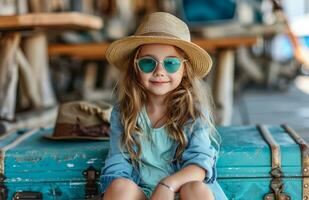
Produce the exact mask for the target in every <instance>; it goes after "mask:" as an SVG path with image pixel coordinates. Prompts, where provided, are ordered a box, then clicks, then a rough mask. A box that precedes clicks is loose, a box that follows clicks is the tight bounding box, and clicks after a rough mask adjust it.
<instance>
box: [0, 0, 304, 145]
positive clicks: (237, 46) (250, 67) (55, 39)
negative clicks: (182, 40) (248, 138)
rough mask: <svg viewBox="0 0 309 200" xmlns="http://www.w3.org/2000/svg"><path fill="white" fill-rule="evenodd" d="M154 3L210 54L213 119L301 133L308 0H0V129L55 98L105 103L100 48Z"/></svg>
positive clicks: (130, 30)
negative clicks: (278, 126) (179, 21)
mask: <svg viewBox="0 0 309 200" xmlns="http://www.w3.org/2000/svg"><path fill="white" fill-rule="evenodd" d="M155 11H165V12H169V13H172V14H174V15H176V16H177V17H179V18H181V19H182V20H184V21H185V22H186V23H187V24H188V26H189V28H190V30H191V34H192V41H193V42H195V43H197V44H198V45H200V46H201V47H202V48H204V49H206V50H207V51H208V52H209V53H210V54H211V56H212V58H213V61H214V65H213V69H212V72H211V74H210V75H209V76H207V77H206V78H205V80H204V81H205V82H207V83H208V85H209V88H205V90H206V89H207V90H208V92H211V93H212V94H213V96H214V103H215V106H216V112H215V113H216V123H217V125H225V126H226V125H246V124H283V123H287V124H288V125H290V126H291V127H293V128H294V129H295V130H296V131H297V132H299V133H300V134H302V135H303V136H304V137H305V138H306V140H307V141H309V134H308V133H309V61H308V60H309V53H308V52H309V51H308V48H309V0H220V1H218V0H147V1H145V0H0V15H1V16H0V52H1V53H0V132H1V133H5V132H7V131H9V130H10V129H12V128H13V127H15V128H16V127H19V128H22V127H27V126H33V125H37V124H38V123H39V124H45V123H46V124H48V123H50V122H51V121H52V120H53V119H54V118H55V114H56V111H55V110H56V109H57V105H58V104H59V103H62V102H67V101H72V100H87V101H102V100H104V101H107V102H110V103H114V102H115V100H116V98H117V96H116V95H117V85H116V84H117V78H118V77H119V72H118V71H117V70H116V69H115V68H113V67H112V66H110V65H109V64H108V63H107V62H106V60H105V55H104V51H105V49H106V48H107V47H108V45H109V43H111V42H112V41H114V40H117V39H119V38H122V37H125V36H128V35H132V34H134V31H135V29H136V27H137V25H138V24H139V22H140V21H141V19H143V17H144V16H145V15H147V14H149V13H151V12H155ZM38 118H39V119H38ZM38 120H39V121H38Z"/></svg>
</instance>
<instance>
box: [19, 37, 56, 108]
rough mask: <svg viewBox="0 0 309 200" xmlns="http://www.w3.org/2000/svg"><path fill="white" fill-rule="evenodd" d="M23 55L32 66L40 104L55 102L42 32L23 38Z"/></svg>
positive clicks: (45, 42) (44, 105) (46, 104)
mask: <svg viewBox="0 0 309 200" xmlns="http://www.w3.org/2000/svg"><path fill="white" fill-rule="evenodd" d="M24 50H25V56H26V57H27V59H28V61H29V63H30V65H31V66H32V67H33V72H34V73H33V81H36V84H37V86H38V87H39V93H40V96H41V105H42V106H43V107H48V106H52V105H55V104H56V98H55V95H54V92H53V89H52V85H51V80H50V77H49V76H50V74H49V66H48V55H47V39H46V35H45V34H44V33H36V34H34V35H32V36H29V37H27V38H25V39H24Z"/></svg>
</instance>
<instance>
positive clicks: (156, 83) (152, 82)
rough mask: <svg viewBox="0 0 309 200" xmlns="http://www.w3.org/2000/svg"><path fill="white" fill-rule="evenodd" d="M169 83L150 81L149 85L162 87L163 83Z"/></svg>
mask: <svg viewBox="0 0 309 200" xmlns="http://www.w3.org/2000/svg"><path fill="white" fill-rule="evenodd" d="M168 82H169V81H150V83H151V84H153V85H162V84H164V83H168Z"/></svg>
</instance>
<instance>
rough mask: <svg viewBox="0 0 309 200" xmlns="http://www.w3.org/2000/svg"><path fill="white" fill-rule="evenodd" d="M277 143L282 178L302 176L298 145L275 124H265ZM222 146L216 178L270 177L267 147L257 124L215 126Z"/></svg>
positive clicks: (269, 157) (269, 153) (268, 150)
mask: <svg viewBox="0 0 309 200" xmlns="http://www.w3.org/2000/svg"><path fill="white" fill-rule="evenodd" d="M265 127H266V128H267V129H268V130H269V131H270V133H271V134H272V136H273V138H274V139H275V141H276V143H277V144H278V145H280V152H281V167H282V171H283V176H284V177H290V176H297V177H300V176H302V173H301V152H300V147H299V145H298V144H297V143H295V141H294V140H293V139H292V138H291V137H290V135H289V134H288V133H287V132H286V131H285V129H284V128H282V127H281V126H279V125H267V126H265ZM217 129H218V131H219V133H220V135H221V138H222V145H221V150H220V154H219V159H218V162H217V170H218V178H232V177H233V178H235V177H236V178H237V177H239V178H241V177H244V178H248V177H271V175H270V171H271V149H270V147H269V145H268V144H267V142H266V141H265V140H264V138H263V137H262V135H261V133H260V131H259V129H258V128H257V126H254V125H253V126H229V127H217Z"/></svg>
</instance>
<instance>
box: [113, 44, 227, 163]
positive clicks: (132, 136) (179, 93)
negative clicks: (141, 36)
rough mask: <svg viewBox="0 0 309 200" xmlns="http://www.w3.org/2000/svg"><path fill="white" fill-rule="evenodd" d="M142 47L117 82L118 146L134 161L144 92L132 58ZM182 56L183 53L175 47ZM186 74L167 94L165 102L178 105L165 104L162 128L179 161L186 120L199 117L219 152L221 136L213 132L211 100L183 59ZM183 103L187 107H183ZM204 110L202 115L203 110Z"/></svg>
mask: <svg viewBox="0 0 309 200" xmlns="http://www.w3.org/2000/svg"><path fill="white" fill-rule="evenodd" d="M140 49H141V46H140V47H139V48H137V50H136V51H135V52H134V54H133V56H132V57H133V59H132V60H130V61H129V66H134V67H128V68H127V69H126V71H125V72H124V74H123V77H122V78H121V79H120V82H119V87H118V89H119V96H118V97H119V104H120V105H119V106H120V119H121V122H122V125H123V127H124V133H123V134H122V138H121V146H122V148H125V149H126V150H127V151H128V153H129V155H130V158H131V160H132V162H133V164H137V163H138V162H139V159H140V156H141V144H140V143H139V140H138V136H139V135H141V134H142V130H141V129H140V127H139V126H138V124H137V119H138V116H139V113H140V111H141V108H142V106H143V105H145V103H146V102H147V93H146V90H145V88H144V87H143V85H142V84H141V83H140V82H139V76H138V73H139V71H138V67H137V66H136V64H135V62H134V60H135V58H136V57H137V55H138V53H139V50H140ZM176 49H177V51H178V52H179V53H181V55H183V57H184V58H185V59H187V58H186V57H185V54H184V52H183V51H181V50H180V49H178V48H176ZM184 65H185V66H184V67H185V73H184V76H183V78H182V81H181V83H180V84H179V86H178V87H177V88H176V89H175V90H173V91H171V92H170V93H169V94H168V96H167V105H180V106H168V107H167V121H166V124H165V127H166V129H167V133H168V135H169V137H170V138H172V139H173V140H175V141H176V142H177V143H178V148H177V150H176V155H175V159H177V160H180V159H181V154H182V153H183V152H184V150H185V148H186V145H187V139H186V135H185V133H184V131H183V127H184V125H185V123H186V122H188V120H190V119H191V120H192V122H195V120H196V119H198V118H201V119H202V120H203V121H204V123H206V124H207V125H208V127H209V131H210V138H211V139H212V141H213V142H214V144H215V146H216V147H217V148H216V149H217V150H218V151H219V147H220V143H221V138H220V136H219V135H218V133H217V132H216V129H215V127H214V121H213V107H214V106H213V101H212V98H211V95H209V92H203V91H206V90H207V88H205V86H204V85H203V81H199V80H197V79H196V78H195V77H194V74H193V69H192V67H191V64H190V62H184ZM182 105H186V106H182ZM201 108H202V109H203V110H206V111H207V114H206V115H205V114H204V113H203V112H202V111H201Z"/></svg>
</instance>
